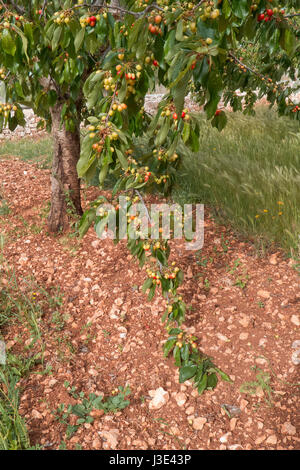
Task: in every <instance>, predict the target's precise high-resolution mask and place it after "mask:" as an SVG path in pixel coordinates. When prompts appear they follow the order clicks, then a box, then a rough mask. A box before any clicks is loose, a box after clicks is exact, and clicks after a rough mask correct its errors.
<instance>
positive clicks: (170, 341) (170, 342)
mask: <svg viewBox="0 0 300 470" xmlns="http://www.w3.org/2000/svg"><path fill="white" fill-rule="evenodd" d="M176 341H177V339H176V338H170V339H168V340H167V341H166V342H165V344H164V356H165V357H167V356H168V355H169V353H170V351H171V350H172V349H173V347H174V346H175V343H176Z"/></svg>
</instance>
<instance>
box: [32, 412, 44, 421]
mask: <svg viewBox="0 0 300 470" xmlns="http://www.w3.org/2000/svg"><path fill="white" fill-rule="evenodd" d="M31 416H32V417H33V419H43V415H42V414H41V413H40V412H39V411H38V410H32V412H31Z"/></svg>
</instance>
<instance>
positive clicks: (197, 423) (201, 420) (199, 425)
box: [193, 417, 207, 431]
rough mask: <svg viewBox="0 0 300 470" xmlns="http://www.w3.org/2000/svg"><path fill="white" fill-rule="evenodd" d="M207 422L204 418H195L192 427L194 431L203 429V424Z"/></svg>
mask: <svg viewBox="0 0 300 470" xmlns="http://www.w3.org/2000/svg"><path fill="white" fill-rule="evenodd" d="M206 422H207V419H206V418H201V417H199V418H196V419H195V420H194V422H193V428H194V429H195V430H196V431H201V430H202V429H203V426H204V424H205V423H206Z"/></svg>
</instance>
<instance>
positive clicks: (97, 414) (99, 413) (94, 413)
mask: <svg viewBox="0 0 300 470" xmlns="http://www.w3.org/2000/svg"><path fill="white" fill-rule="evenodd" d="M90 415H91V416H92V418H100V417H101V416H103V415H104V410H92V411H91V412H90Z"/></svg>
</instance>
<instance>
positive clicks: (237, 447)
mask: <svg viewBox="0 0 300 470" xmlns="http://www.w3.org/2000/svg"><path fill="white" fill-rule="evenodd" d="M228 449H229V450H239V449H241V450H243V447H242V446H241V444H233V445H232V446H229V447H228Z"/></svg>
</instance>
